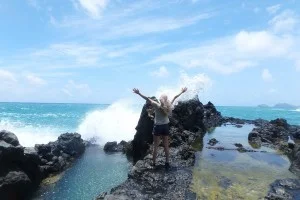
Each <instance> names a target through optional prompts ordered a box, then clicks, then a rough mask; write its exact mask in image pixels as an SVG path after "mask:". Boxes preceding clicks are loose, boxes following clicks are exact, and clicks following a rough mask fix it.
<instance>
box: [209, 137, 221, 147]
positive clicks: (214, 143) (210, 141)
mask: <svg viewBox="0 0 300 200" xmlns="http://www.w3.org/2000/svg"><path fill="white" fill-rule="evenodd" d="M218 142H219V141H218V140H217V139H216V138H212V139H210V140H209V141H208V145H210V146H215V145H216V144H217V143H218Z"/></svg>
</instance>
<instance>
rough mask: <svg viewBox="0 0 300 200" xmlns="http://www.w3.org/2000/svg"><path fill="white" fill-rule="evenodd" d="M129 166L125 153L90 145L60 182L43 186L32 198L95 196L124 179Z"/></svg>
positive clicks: (72, 199) (50, 199)
mask: <svg viewBox="0 0 300 200" xmlns="http://www.w3.org/2000/svg"><path fill="white" fill-rule="evenodd" d="M128 169H129V163H128V161H127V159H126V156H125V155H123V154H121V153H115V154H106V153H105V152H104V151H103V150H102V149H101V148H100V147H89V148H87V149H86V151H85V153H84V155H83V156H82V157H81V158H80V159H78V160H77V161H76V162H75V163H74V165H73V166H72V168H70V169H69V170H67V171H66V172H65V173H64V174H63V175H62V177H61V179H60V180H59V181H57V182H56V183H55V184H52V185H49V186H47V187H43V188H42V189H41V190H40V191H39V192H38V194H37V197H36V198H34V199H45V200H56V199H57V200H77V199H78V200H82V199H87V200H88V199H95V197H96V196H97V195H99V194H100V193H102V192H105V191H109V190H110V189H111V188H113V187H115V186H117V185H119V184H120V183H122V182H123V181H125V180H126V178H127V174H128Z"/></svg>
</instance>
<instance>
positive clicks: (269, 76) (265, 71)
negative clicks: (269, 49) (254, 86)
mask: <svg viewBox="0 0 300 200" xmlns="http://www.w3.org/2000/svg"><path fill="white" fill-rule="evenodd" d="M261 77H262V79H263V80H264V81H266V82H270V81H273V76H272V74H271V73H270V71H269V70H268V69H263V71H262V73H261Z"/></svg>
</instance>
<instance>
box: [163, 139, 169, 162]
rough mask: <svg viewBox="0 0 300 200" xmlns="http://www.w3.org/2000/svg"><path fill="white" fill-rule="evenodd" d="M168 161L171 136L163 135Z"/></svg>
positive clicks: (167, 160) (167, 159)
mask: <svg viewBox="0 0 300 200" xmlns="http://www.w3.org/2000/svg"><path fill="white" fill-rule="evenodd" d="M163 142H164V150H165V154H166V163H169V136H163Z"/></svg>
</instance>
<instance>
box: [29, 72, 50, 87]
mask: <svg viewBox="0 0 300 200" xmlns="http://www.w3.org/2000/svg"><path fill="white" fill-rule="evenodd" d="M26 79H27V81H28V82H29V83H30V84H31V85H35V86H42V85H45V84H46V81H45V80H43V79H41V78H40V77H38V76H36V75H33V74H29V75H27V76H26Z"/></svg>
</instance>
